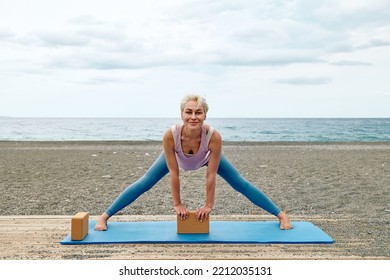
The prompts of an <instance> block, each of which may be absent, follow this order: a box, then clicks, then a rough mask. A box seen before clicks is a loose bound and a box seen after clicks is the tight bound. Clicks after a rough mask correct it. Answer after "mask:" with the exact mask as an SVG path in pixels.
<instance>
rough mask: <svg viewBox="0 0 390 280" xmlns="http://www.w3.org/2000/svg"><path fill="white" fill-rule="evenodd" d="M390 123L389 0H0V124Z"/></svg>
mask: <svg viewBox="0 0 390 280" xmlns="http://www.w3.org/2000/svg"><path fill="white" fill-rule="evenodd" d="M186 94H200V95H203V96H205V97H206V100H207V102H208V104H209V106H210V111H209V113H208V117H225V118H229V117H231V118H237V117H249V118H317V117H318V118H322V117H334V118H337V117H351V118H355V117H379V118H382V117H390V1H388V0H369V1H368V0H366V1H363V0H350V1H346V0H324V1H321V0H318V1H312V0H303V1H294V0H289V1H287V0H286V1H284V0H240V1H230V0H223V1H222V0H215V1H204V0H200V1H195V0H164V1H152V0H143V1H126V0H111V1H101V0H93V1H92V0H91V1H89V0H79V1H64V0H57V1H51V0H34V1H30V0H25V1H21V0H13V1H6V0H0V116H9V117H120V118H122V117H179V116H180V110H179V104H180V100H181V99H182V97H183V96H185V95H186Z"/></svg>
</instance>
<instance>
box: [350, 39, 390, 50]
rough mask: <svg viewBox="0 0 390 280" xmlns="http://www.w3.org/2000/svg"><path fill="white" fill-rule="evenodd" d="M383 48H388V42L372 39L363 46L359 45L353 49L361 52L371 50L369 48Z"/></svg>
mask: <svg viewBox="0 0 390 280" xmlns="http://www.w3.org/2000/svg"><path fill="white" fill-rule="evenodd" d="M385 46H390V41H387V40H382V39H372V40H370V41H368V42H366V43H364V44H360V45H358V46H356V47H355V48H356V49H357V50H362V49H371V48H377V47H385Z"/></svg>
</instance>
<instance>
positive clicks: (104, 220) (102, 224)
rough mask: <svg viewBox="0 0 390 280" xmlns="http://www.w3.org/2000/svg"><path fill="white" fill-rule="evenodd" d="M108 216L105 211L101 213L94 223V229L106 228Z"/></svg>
mask: <svg viewBox="0 0 390 280" xmlns="http://www.w3.org/2000/svg"><path fill="white" fill-rule="evenodd" d="M108 218H110V217H109V216H108V215H107V214H106V213H103V214H102V215H101V216H100V217H99V219H98V220H97V223H96V225H95V230H101V231H102V230H107V220H108Z"/></svg>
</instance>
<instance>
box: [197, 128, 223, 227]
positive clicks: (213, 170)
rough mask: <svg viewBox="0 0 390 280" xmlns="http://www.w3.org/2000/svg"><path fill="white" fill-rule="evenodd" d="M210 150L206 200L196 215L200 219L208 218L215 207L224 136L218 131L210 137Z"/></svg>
mask: <svg viewBox="0 0 390 280" xmlns="http://www.w3.org/2000/svg"><path fill="white" fill-rule="evenodd" d="M209 150H210V159H209V163H208V166H207V174H206V202H205V205H204V206H203V207H201V208H199V209H198V211H197V213H196V216H197V218H198V220H200V221H204V220H206V219H208V218H209V214H210V212H211V210H212V209H213V207H214V199H215V184H216V179H217V171H218V166H219V161H220V159H221V152H222V137H221V135H220V134H219V133H218V132H217V131H214V133H213V136H212V137H211V139H210V143H209Z"/></svg>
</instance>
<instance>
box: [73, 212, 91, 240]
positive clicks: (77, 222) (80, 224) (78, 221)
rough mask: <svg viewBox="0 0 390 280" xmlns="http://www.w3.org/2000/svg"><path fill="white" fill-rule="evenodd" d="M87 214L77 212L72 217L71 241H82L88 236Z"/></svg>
mask: <svg viewBox="0 0 390 280" xmlns="http://www.w3.org/2000/svg"><path fill="white" fill-rule="evenodd" d="M88 223H89V213H88V212H79V213H77V214H76V215H74V216H73V217H72V221H71V234H70V236H71V239H72V240H83V239H84V237H85V236H86V235H87V234H88Z"/></svg>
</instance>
